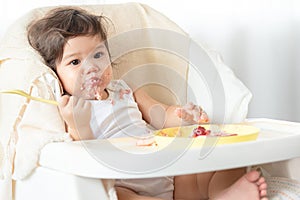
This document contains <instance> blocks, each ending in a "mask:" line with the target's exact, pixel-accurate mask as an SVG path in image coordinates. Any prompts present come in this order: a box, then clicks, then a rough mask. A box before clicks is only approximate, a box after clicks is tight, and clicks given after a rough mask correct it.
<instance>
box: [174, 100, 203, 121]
mask: <svg viewBox="0 0 300 200" xmlns="http://www.w3.org/2000/svg"><path fill="white" fill-rule="evenodd" d="M175 114H176V115H177V116H178V117H179V118H181V119H182V120H184V121H185V122H187V123H188V124H202V123H208V122H209V119H208V116H207V114H206V112H205V111H204V110H203V109H202V108H201V107H200V106H197V105H195V104H193V103H191V102H190V103H187V104H186V105H184V106H182V107H180V108H176V110H175Z"/></svg>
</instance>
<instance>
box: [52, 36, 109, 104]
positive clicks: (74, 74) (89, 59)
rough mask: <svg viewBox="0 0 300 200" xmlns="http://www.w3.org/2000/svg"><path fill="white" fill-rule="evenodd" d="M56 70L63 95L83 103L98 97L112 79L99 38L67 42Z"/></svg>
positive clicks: (104, 47) (103, 47)
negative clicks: (82, 100) (83, 100)
mask: <svg viewBox="0 0 300 200" xmlns="http://www.w3.org/2000/svg"><path fill="white" fill-rule="evenodd" d="M56 69H57V74H58V76H59V78H60V80H61V82H62V85H63V87H64V89H65V91H67V92H68V93H69V94H71V95H74V96H79V97H82V98H84V99H95V98H96V97H97V96H99V95H101V94H102V93H103V92H104V89H105V88H106V87H107V85H108V84H109V82H110V81H111V79H112V67H111V63H110V58H109V53H108V51H107V49H106V46H105V45H104V43H103V41H102V40H101V39H100V37H99V36H78V37H75V38H71V39H69V40H68V41H67V43H66V44H65V46H64V51H63V57H62V60H61V62H60V63H58V64H57V66H56Z"/></svg>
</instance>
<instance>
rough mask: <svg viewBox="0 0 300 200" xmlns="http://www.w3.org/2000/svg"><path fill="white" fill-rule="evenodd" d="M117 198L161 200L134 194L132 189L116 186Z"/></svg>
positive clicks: (122, 199)
mask: <svg viewBox="0 0 300 200" xmlns="http://www.w3.org/2000/svg"><path fill="white" fill-rule="evenodd" d="M116 191H117V196H118V200H162V199H159V198H155V197H147V196H141V195H138V194H136V193H135V192H134V191H132V190H129V189H127V188H124V187H116Z"/></svg>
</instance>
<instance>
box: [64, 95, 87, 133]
mask: <svg viewBox="0 0 300 200" xmlns="http://www.w3.org/2000/svg"><path fill="white" fill-rule="evenodd" d="M59 110H60V113H61V115H62V117H63V119H64V120H65V122H66V123H67V125H68V128H71V129H73V130H77V131H78V132H80V131H79V130H81V129H84V128H86V127H89V125H90V120H91V103H90V102H89V101H86V100H84V99H81V98H78V97H75V96H69V95H64V96H62V97H61V99H60V101H59Z"/></svg>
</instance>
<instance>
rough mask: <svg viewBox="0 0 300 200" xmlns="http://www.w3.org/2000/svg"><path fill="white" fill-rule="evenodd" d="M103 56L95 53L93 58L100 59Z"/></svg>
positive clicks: (100, 53)
mask: <svg viewBox="0 0 300 200" xmlns="http://www.w3.org/2000/svg"><path fill="white" fill-rule="evenodd" d="M102 56H103V53H102V52H97V53H96V54H95V55H94V58H101V57H102Z"/></svg>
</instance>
